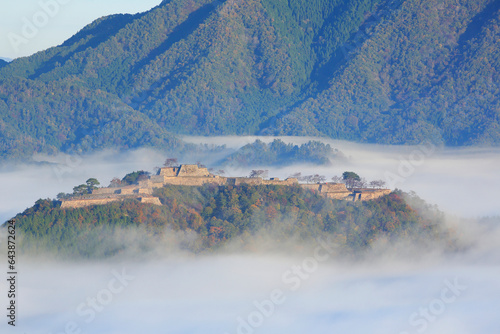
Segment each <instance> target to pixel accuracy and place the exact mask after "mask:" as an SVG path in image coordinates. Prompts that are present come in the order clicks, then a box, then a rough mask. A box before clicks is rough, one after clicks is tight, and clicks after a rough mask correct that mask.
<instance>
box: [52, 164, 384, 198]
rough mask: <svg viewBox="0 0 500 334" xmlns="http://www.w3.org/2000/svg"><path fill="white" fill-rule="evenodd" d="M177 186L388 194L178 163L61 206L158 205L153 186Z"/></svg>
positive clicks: (343, 194)
mask: <svg viewBox="0 0 500 334" xmlns="http://www.w3.org/2000/svg"><path fill="white" fill-rule="evenodd" d="M167 184H172V185H180V186H190V187H197V186H202V185H204V184H216V185H219V186H225V185H231V186H238V185H242V184H248V185H283V186H291V185H299V186H300V187H303V188H305V189H310V190H313V191H317V192H319V193H320V194H322V195H323V196H325V197H328V198H332V199H337V200H348V201H367V200H373V199H376V198H379V197H382V196H385V195H388V194H389V193H390V192H391V190H390V189H351V190H349V189H347V187H346V185H345V184H343V183H316V184H300V183H299V181H298V179H296V178H287V179H285V180H280V179H278V178H271V179H269V180H266V179H263V178H261V177H254V178H249V177H223V176H218V175H214V174H212V173H210V172H209V171H208V169H207V168H205V167H199V166H198V165H180V166H178V167H163V168H160V170H159V172H158V174H157V175H153V176H150V177H149V178H148V179H146V180H141V181H139V182H138V184H137V185H129V186H124V187H107V188H97V189H94V190H93V191H92V194H89V195H84V196H81V197H78V198H73V199H68V200H63V201H62V205H61V208H81V207H86V206H91V205H103V204H107V203H111V202H117V201H123V200H126V199H136V200H139V201H140V202H141V203H150V204H155V205H161V202H160V199H159V198H158V197H155V196H153V189H154V188H161V187H163V186H164V185H167Z"/></svg>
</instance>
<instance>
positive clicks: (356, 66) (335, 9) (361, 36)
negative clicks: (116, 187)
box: [0, 0, 500, 156]
mask: <svg viewBox="0 0 500 334" xmlns="http://www.w3.org/2000/svg"><path fill="white" fill-rule="evenodd" d="M499 13H500V4H499V2H498V1H494V0H425V1H424V0H398V1H396V0H307V1H306V0H290V1H283V0H245V1H242V0H227V1H225V2H224V1H211V0H168V1H167V0H165V1H163V2H162V3H161V4H159V5H158V6H157V7H155V8H153V9H152V10H150V11H148V12H145V13H140V14H136V15H112V16H108V17H103V18H101V19H98V20H96V21H95V22H93V23H91V24H89V25H88V26H86V27H85V28H84V29H82V30H81V31H80V32H78V33H77V34H76V35H74V36H73V37H71V38H70V39H68V40H67V41H65V42H64V43H63V44H62V45H60V46H58V47H54V48H51V49H48V50H46V51H42V52H39V53H36V54H34V55H32V56H30V57H26V58H20V59H16V60H14V61H13V62H11V63H8V64H4V65H3V66H1V65H0V67H1V68H0V115H1V118H0V131H1V136H2V141H1V144H0V145H1V147H0V152H1V154H2V155H4V156H5V155H19V156H22V155H23V154H27V153H29V152H33V151H37V152H40V151H45V152H50V151H57V150H63V151H64V150H69V149H72V150H91V149H93V148H101V147H105V146H119V147H135V146H141V145H153V146H158V145H160V146H167V145H171V144H172V143H174V142H176V141H175V139H172V135H171V133H174V134H196V135H221V134H239V135H243V134H287V135H323V136H329V137H332V138H339V139H348V140H354V141H363V142H378V143H394V144H400V143H415V142H420V141H422V140H424V139H429V138H430V139H431V140H433V141H434V142H438V143H445V144H447V145H469V144H491V145H498V144H499V143H500V128H499V117H500V115H499V108H500V105H499V101H498V96H499V89H498V88H499V85H498V83H499V76H498V69H499V68H500V64H499V61H500V60H499V57H500V56H499V55H500V53H499V45H500V43H498V39H499V36H500V30H499V29H500V28H499V25H498V23H499V19H500V17H499ZM129 138H130V139H129Z"/></svg>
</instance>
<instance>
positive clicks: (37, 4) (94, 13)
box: [0, 0, 161, 58]
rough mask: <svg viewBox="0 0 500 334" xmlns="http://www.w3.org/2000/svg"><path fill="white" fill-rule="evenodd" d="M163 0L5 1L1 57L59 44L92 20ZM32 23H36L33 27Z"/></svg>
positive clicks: (0, 26)
mask: <svg viewBox="0 0 500 334" xmlns="http://www.w3.org/2000/svg"><path fill="white" fill-rule="evenodd" d="M160 2H161V0H141V1H132V0H121V1H119V0H100V1H97V0H22V1H3V2H2V11H0V57H7V58H17V57H23V56H28V55H31V54H33V53H35V52H37V51H41V50H45V49H47V48H49V47H52V46H56V45H59V44H61V43H62V42H64V41H65V40H66V39H68V38H69V37H71V36H72V35H74V34H75V33H76V32H78V31H79V30H80V29H82V28H83V27H84V26H85V25H87V24H89V23H91V22H92V21H93V20H95V19H97V18H99V17H102V16H105V15H109V14H116V13H137V12H143V11H146V10H149V9H151V8H152V7H154V6H157V5H158V4H159V3H160ZM30 25H33V26H32V27H31V28H33V27H34V29H31V30H30Z"/></svg>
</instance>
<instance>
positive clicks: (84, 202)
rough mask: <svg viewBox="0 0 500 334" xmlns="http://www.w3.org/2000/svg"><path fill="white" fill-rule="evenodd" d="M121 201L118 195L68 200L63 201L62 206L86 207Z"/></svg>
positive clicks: (63, 207) (64, 207)
mask: <svg viewBox="0 0 500 334" xmlns="http://www.w3.org/2000/svg"><path fill="white" fill-rule="evenodd" d="M116 201H120V198H118V197H108V198H85V199H79V200H67V201H62V204H61V208H62V209H67V208H84V207H86V206H92V205H104V204H108V203H111V202H116Z"/></svg>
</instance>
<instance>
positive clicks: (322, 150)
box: [218, 139, 345, 167]
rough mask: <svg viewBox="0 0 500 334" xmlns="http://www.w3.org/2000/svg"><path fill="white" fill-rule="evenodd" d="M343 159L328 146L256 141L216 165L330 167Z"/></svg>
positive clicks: (317, 143) (322, 144) (316, 142)
mask: <svg viewBox="0 0 500 334" xmlns="http://www.w3.org/2000/svg"><path fill="white" fill-rule="evenodd" d="M342 159H345V156H344V155H343V154H342V152H340V151H338V150H337V149H333V148H332V147H331V146H330V145H329V144H324V143H322V142H319V141H314V140H312V141H309V142H307V143H305V144H302V145H294V144H291V143H289V144H286V143H284V142H283V141H282V140H280V139H275V140H273V141H272V142H271V143H269V144H266V143H264V142H263V141H261V140H256V141H255V142H253V143H251V144H247V145H245V146H243V147H241V148H240V149H238V151H236V152H234V153H232V154H230V155H229V156H227V157H226V158H224V159H223V160H222V161H220V162H219V163H218V164H219V165H221V166H239V167H248V166H262V167H267V166H274V167H280V166H289V165H293V164H305V163H306V164H313V165H331V164H332V162H333V161H338V160H342Z"/></svg>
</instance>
